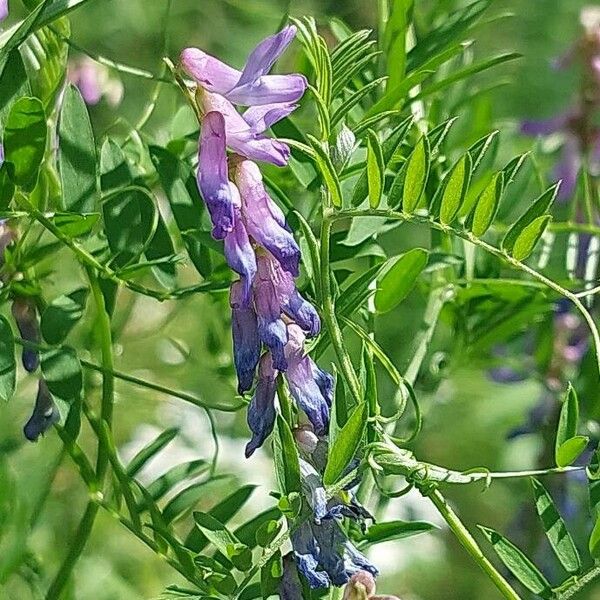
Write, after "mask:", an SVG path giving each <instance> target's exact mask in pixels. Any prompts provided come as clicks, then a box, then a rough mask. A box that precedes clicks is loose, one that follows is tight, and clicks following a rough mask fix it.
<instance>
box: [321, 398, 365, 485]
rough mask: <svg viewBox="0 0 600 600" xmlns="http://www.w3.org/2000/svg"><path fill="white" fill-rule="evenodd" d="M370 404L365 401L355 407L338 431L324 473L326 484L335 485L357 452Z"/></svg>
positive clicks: (330, 448)
mask: <svg viewBox="0 0 600 600" xmlns="http://www.w3.org/2000/svg"><path fill="white" fill-rule="evenodd" d="M368 416H369V406H368V404H367V403H366V402H363V403H362V404H361V405H360V406H357V407H356V408H355V409H354V412H353V413H352V414H351V415H350V417H349V419H348V421H347V422H346V424H345V425H344V426H343V427H342V429H341V430H340V432H339V433H338V435H337V437H336V440H335V442H334V443H333V444H332V445H330V447H329V454H328V456H327V466H326V467H325V473H324V475H323V483H324V484H325V485H333V484H334V483H335V482H336V481H337V480H338V479H339V478H340V477H341V476H342V475H343V474H344V470H345V469H346V467H347V466H348V464H349V463H350V461H351V460H352V458H353V457H354V455H355V454H356V452H357V450H358V448H359V446H360V443H361V441H362V437H363V434H364V431H365V428H366V426H367V417H368Z"/></svg>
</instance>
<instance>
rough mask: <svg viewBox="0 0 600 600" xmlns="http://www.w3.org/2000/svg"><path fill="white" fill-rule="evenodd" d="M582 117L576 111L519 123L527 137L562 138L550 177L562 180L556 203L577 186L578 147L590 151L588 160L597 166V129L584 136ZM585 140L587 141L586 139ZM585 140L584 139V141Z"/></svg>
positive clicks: (599, 162) (599, 140) (599, 143)
mask: <svg viewBox="0 0 600 600" xmlns="http://www.w3.org/2000/svg"><path fill="white" fill-rule="evenodd" d="M583 121H584V115H583V113H582V111H581V110H580V109H571V110H569V111H567V112H565V113H562V114H560V115H557V116H555V117H551V118H549V119H541V120H526V121H523V123H522V124H521V132H522V133H524V134H525V135H530V136H535V137H537V136H549V135H552V134H555V133H560V134H562V135H563V138H564V141H563V144H562V150H561V157H560V160H559V162H558V163H557V164H556V166H555V167H554V178H555V179H556V180H557V181H562V184H561V187H560V189H559V191H558V198H559V200H562V201H566V200H569V199H570V198H572V196H573V194H574V192H575V187H576V185H577V175H578V173H579V169H580V167H581V164H582V144H583V143H585V145H586V146H588V147H590V148H591V156H590V160H591V161H592V162H593V163H594V164H593V165H592V168H593V169H596V168H598V167H600V160H599V158H600V130H599V129H597V128H593V130H592V131H591V133H585V131H586V127H585V124H584V122H583ZM588 137H589V139H587V138H588ZM584 138H585V139H584Z"/></svg>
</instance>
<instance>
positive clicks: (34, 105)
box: [4, 98, 47, 190]
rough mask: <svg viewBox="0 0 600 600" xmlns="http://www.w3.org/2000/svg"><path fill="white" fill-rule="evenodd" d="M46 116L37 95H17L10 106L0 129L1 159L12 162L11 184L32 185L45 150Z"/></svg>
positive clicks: (30, 186) (28, 188) (35, 179)
mask: <svg viewBox="0 0 600 600" xmlns="http://www.w3.org/2000/svg"><path fill="white" fill-rule="evenodd" d="M46 133H47V127H46V115H45V114H44V107H43V105H42V103H41V101H40V100H38V99H37V98H20V99H19V100H17V101H16V102H15V103H14V104H13V105H12V108H11V109H10V111H9V113H8V116H7V118H6V125H5V128H4V158H5V160H6V162H9V163H11V164H12V166H13V169H12V171H11V177H12V179H13V181H14V183H15V184H16V185H18V186H20V187H22V188H24V189H26V190H32V189H33V188H34V187H35V184H36V182H37V177H38V171H39V168H40V165H41V163H42V159H43V158H44V152H45V150H46Z"/></svg>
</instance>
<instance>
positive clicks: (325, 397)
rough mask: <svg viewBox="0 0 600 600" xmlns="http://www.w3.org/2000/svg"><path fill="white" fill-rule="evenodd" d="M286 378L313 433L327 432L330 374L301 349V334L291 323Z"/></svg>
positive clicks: (330, 396) (331, 379)
mask: <svg viewBox="0 0 600 600" xmlns="http://www.w3.org/2000/svg"><path fill="white" fill-rule="evenodd" d="M288 336H289V341H288V344H287V346H286V349H285V350H286V358H287V362H288V370H287V372H286V374H285V375H286V379H287V382H288V384H289V386H290V392H291V394H292V397H293V398H294V400H295V401H296V404H297V405H298V406H299V407H300V408H301V409H302V410H303V411H304V412H305V413H306V416H307V417H308V419H309V421H310V422H311V424H312V426H313V427H314V429H315V433H316V434H317V435H321V434H324V433H326V432H327V428H328V426H329V409H330V407H331V401H332V399H333V377H332V376H331V375H330V374H329V373H327V372H325V371H323V370H321V369H320V368H319V367H318V366H317V365H316V363H315V362H314V361H313V360H312V359H311V358H310V357H309V356H308V355H307V354H305V353H304V340H305V336H304V333H303V332H302V330H301V329H300V327H298V325H295V324H290V325H289V326H288Z"/></svg>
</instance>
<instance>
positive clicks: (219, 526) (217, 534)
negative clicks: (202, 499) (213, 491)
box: [194, 512, 252, 571]
mask: <svg viewBox="0 0 600 600" xmlns="http://www.w3.org/2000/svg"><path fill="white" fill-rule="evenodd" d="M194 521H195V522H196V525H197V526H198V528H199V529H200V530H201V531H202V533H203V534H204V535H205V536H206V537H207V539H208V540H210V542H211V543H212V544H213V545H214V546H215V547H216V548H217V550H219V551H220V552H221V553H222V554H224V555H225V556H226V557H227V558H228V559H229V560H230V561H231V562H232V563H233V565H234V566H235V567H236V568H237V569H239V570H240V571H247V570H249V569H250V568H251V567H252V553H251V551H250V549H249V548H248V547H247V546H246V545H245V544H242V543H241V542H240V541H239V540H238V539H237V538H236V537H235V535H234V534H233V533H231V532H230V531H229V530H228V529H227V527H225V525H223V523H221V522H220V521H219V520H218V519H215V518H214V517H213V516H212V515H210V514H208V513H203V512H195V513H194Z"/></svg>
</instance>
